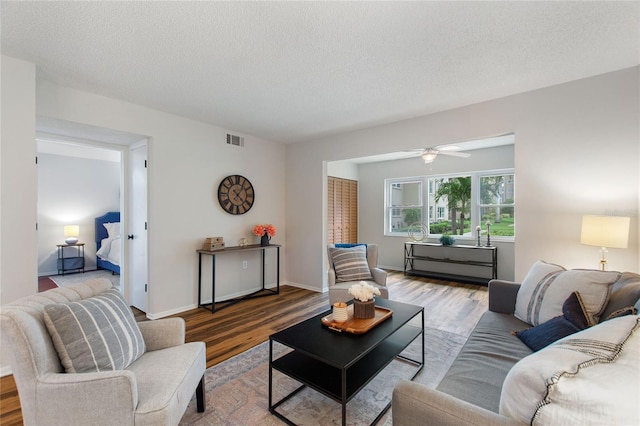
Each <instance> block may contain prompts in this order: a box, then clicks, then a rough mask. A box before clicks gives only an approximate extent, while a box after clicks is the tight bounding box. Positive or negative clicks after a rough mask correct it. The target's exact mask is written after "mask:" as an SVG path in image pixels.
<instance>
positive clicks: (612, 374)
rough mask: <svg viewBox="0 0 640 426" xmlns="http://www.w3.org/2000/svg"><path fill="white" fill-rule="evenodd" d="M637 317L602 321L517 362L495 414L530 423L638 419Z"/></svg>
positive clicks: (639, 350)
mask: <svg viewBox="0 0 640 426" xmlns="http://www.w3.org/2000/svg"><path fill="white" fill-rule="evenodd" d="M639 330H640V317H639V316H637V315H628V316H623V317H619V318H615V319H612V320H609V321H605V322H603V323H601V324H598V325H596V326H593V327H590V328H587V329H586V330H583V331H580V332H579V333H576V334H573V335H571V336H568V337H565V338H563V339H561V340H558V341H557V342H555V343H553V344H551V345H549V346H548V347H546V348H544V349H542V350H541V351H539V352H536V353H534V354H532V355H530V356H528V357H525V358H523V359H522V360H521V361H520V362H518V363H517V364H516V365H515V366H514V367H513V368H512V369H511V371H510V372H509V374H508V375H507V377H506V379H505V382H504V385H503V387H502V395H501V398H500V414H502V415H505V416H507V417H511V418H514V419H516V420H519V421H521V422H524V423H531V424H540V425H545V424H549V425H551V424H625V425H626V424H629V425H630V424H640V407H639V406H638V401H639V400H640V363H639V362H638V359H639V358H640V331H639Z"/></svg>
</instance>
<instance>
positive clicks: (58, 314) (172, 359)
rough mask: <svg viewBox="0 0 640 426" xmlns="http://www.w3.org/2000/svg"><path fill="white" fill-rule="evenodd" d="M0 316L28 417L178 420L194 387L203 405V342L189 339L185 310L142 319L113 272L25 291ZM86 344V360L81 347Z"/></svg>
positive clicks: (87, 421)
mask: <svg viewBox="0 0 640 426" xmlns="http://www.w3.org/2000/svg"><path fill="white" fill-rule="evenodd" d="M70 302H77V303H70ZM92 305H93V306H92ZM94 306H97V307H98V308H96V309H98V310H99V309H103V311H104V312H103V313H100V312H98V313H96V312H95V311H92V309H93V307H94ZM127 310H128V312H127ZM100 315H102V316H100ZM109 315H115V316H116V318H117V319H116V320H115V321H114V320H110V321H107V318H109ZM100 318H103V319H104V320H101V319H100ZM0 323H1V327H2V346H3V350H4V351H5V352H6V353H7V354H8V355H9V357H10V362H11V370H12V372H13V376H14V378H15V381H16V384H17V387H18V393H19V394H20V405H21V408H22V417H23V420H24V424H25V425H92V426H95V425H160V424H161V425H177V424H178V423H179V422H180V419H181V418H182V416H183V414H184V412H185V410H186V408H187V405H188V404H189V402H190V400H191V398H192V396H193V394H194V391H195V393H196V398H197V409H198V411H199V412H202V411H204V408H205V407H204V371H205V369H206V348H205V344H204V343H203V342H193V343H184V339H185V324H184V320H182V319H181V318H168V319H160V320H155V321H143V322H138V323H136V322H135V318H134V317H133V314H132V313H131V309H130V308H129V306H128V304H127V303H126V301H125V300H124V298H122V296H121V295H120V294H119V292H118V291H117V290H114V289H112V284H111V282H110V281H109V280H106V279H96V280H89V281H87V282H85V283H81V284H75V285H72V286H68V287H62V288H57V289H53V290H49V291H46V292H43V293H38V294H35V295H33V296H29V297H25V298H22V299H19V300H17V301H15V302H12V303H9V304H7V305H5V306H3V307H2V309H1V310H0ZM101 323H102V324H101ZM105 323H106V327H109V330H107V331H105V330H106V328H105V326H104V324H105ZM74 326H75V327H76V329H75V330H74V329H73V328H74ZM91 327H93V329H92V328H91ZM114 330H115V331H114ZM73 333H76V335H75V336H74V338H75V339H76V340H75V341H73V343H71V344H69V341H68V338H69V335H70V334H73ZM118 333H125V334H118ZM127 333H129V334H127ZM78 334H80V337H81V338H80V339H78ZM125 335H126V336H125ZM123 336H125V337H124V338H123ZM92 337H93V340H91V339H92ZM78 342H79V343H78ZM114 342H116V344H117V348H116V349H115V350H114V347H113V345H111V344H112V343H114ZM103 343H104V346H105V347H106V352H105V354H106V357H105V356H104V354H102V353H101V352H103V351H102V349H101V348H98V346H99V344H103ZM85 344H86V346H87V347H89V348H91V350H90V351H88V352H87V351H85V352H84V354H85V355H84V359H82V356H78V354H77V351H76V349H75V348H77V347H78V346H82V345H85ZM65 345H66V346H65ZM60 351H62V353H61V352H60ZM87 354H88V355H87ZM104 359H107V360H108V361H107V365H106V367H105V366H104V365H102V366H99V364H100V362H101V360H104ZM127 362H130V363H129V365H126V364H127ZM94 364H95V365H94ZM125 365H126V366H125ZM87 366H88V368H89V369H86V368H87ZM83 369H84V370H83ZM68 371H78V372H68ZM196 388H197V389H196Z"/></svg>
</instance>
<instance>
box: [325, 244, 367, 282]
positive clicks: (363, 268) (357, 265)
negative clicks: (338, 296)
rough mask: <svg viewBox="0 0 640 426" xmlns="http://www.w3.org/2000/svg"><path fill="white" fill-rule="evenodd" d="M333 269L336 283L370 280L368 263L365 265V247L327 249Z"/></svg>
mask: <svg viewBox="0 0 640 426" xmlns="http://www.w3.org/2000/svg"><path fill="white" fill-rule="evenodd" d="M329 253H330V254H331V259H332V261H333V267H334V269H335V271H336V282H346V281H359V280H372V279H373V277H372V276H371V271H370V270H369V263H367V247H366V246H355V247H350V248H333V247H331V248H329Z"/></svg>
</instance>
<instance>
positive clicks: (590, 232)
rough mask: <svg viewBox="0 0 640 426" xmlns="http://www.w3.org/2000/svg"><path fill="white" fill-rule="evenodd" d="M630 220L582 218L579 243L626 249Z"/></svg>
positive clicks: (619, 218) (599, 217)
mask: <svg viewBox="0 0 640 426" xmlns="http://www.w3.org/2000/svg"><path fill="white" fill-rule="evenodd" d="M630 222H631V218H629V217H621V216H583V217H582V232H581V234H580V242H581V243H582V244H586V245H589V246H598V247H607V248H627V245H628V244H629V224H630Z"/></svg>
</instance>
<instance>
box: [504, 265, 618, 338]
mask: <svg viewBox="0 0 640 426" xmlns="http://www.w3.org/2000/svg"><path fill="white" fill-rule="evenodd" d="M620 275H621V274H620V273H619V272H606V271H596V270H587V269H572V270H566V269H564V268H563V267H562V266H559V265H554V264H551V263H546V262H543V261H538V262H536V263H535V264H534V265H533V266H532V267H531V269H530V270H529V272H528V273H527V276H526V277H525V278H524V280H523V281H522V285H521V286H520V289H519V290H518V296H517V298H516V309H515V314H514V315H515V316H516V317H517V318H519V319H521V320H522V321H525V322H527V323H529V324H531V325H539V324H542V323H543V322H545V321H548V320H550V319H551V318H554V317H557V316H559V315H562V304H563V303H564V301H565V300H566V299H567V297H568V296H569V295H570V294H571V293H572V292H574V291H579V292H580V296H581V297H582V301H583V303H584V306H585V309H586V311H587V313H588V314H589V317H590V322H591V323H596V322H598V319H599V317H600V315H601V314H602V312H603V311H604V309H605V307H606V306H607V302H608V300H609V294H610V291H611V287H612V285H613V283H615V282H616V280H618V278H620Z"/></svg>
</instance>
